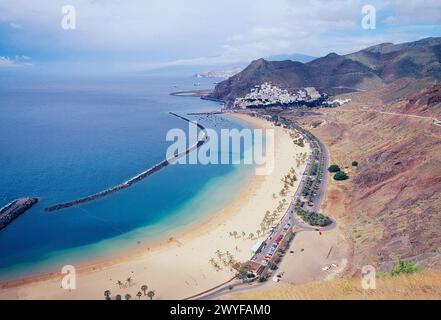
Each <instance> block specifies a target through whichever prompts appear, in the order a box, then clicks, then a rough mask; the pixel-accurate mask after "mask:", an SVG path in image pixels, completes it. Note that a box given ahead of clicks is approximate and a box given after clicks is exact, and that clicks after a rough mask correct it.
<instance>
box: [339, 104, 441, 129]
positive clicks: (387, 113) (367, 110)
mask: <svg viewBox="0 0 441 320" xmlns="http://www.w3.org/2000/svg"><path fill="white" fill-rule="evenodd" d="M336 110H337V111H340V112H356V113H358V112H366V113H379V114H385V115H391V116H400V117H407V118H414V119H424V120H430V121H431V122H432V124H433V125H437V126H441V120H439V119H437V118H434V117H426V116H418V115H415V114H406V113H399V112H389V111H379V110H374V109H369V108H367V107H360V108H359V109H357V110H351V109H343V108H341V109H339V108H337V109H336Z"/></svg>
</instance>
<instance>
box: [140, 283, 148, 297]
mask: <svg viewBox="0 0 441 320" xmlns="http://www.w3.org/2000/svg"><path fill="white" fill-rule="evenodd" d="M148 288H149V287H147V285H146V284H143V285H142V286H141V290H142V292H144V295H147V293H146V291H147V289H148Z"/></svg>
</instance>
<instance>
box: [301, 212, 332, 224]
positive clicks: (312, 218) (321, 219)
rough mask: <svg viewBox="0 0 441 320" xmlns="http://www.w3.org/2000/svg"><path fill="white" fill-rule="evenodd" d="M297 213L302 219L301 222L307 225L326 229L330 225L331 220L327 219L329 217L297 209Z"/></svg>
mask: <svg viewBox="0 0 441 320" xmlns="http://www.w3.org/2000/svg"><path fill="white" fill-rule="evenodd" d="M297 213H298V215H299V216H301V217H302V219H303V220H305V221H306V222H307V223H309V224H310V225H311V226H314V227H315V226H320V227H326V226H328V225H330V224H331V223H332V220H331V219H329V217H327V216H325V215H323V214H321V213H317V212H312V211H306V210H302V209H297Z"/></svg>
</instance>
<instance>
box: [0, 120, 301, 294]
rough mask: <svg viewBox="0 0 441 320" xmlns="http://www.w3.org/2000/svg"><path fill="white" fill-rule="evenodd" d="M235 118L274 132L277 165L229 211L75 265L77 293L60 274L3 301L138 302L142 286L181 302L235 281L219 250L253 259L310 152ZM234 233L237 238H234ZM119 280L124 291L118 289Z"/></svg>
mask: <svg viewBox="0 0 441 320" xmlns="http://www.w3.org/2000/svg"><path fill="white" fill-rule="evenodd" d="M231 116H233V117H235V118H236V119H238V120H240V121H242V122H245V123H247V124H248V125H249V126H251V127H255V128H262V129H265V128H272V129H274V130H275V145H274V151H275V157H274V158H275V165H274V170H273V172H272V173H271V174H269V175H265V176H257V175H255V176H253V177H252V178H251V179H250V181H249V183H248V184H247V186H246V187H245V188H243V190H242V191H241V192H240V193H239V194H238V195H237V196H236V197H235V199H234V200H233V201H232V202H231V203H230V204H229V205H228V206H226V207H225V208H223V209H222V210H221V211H219V212H217V213H216V214H213V215H211V217H209V218H207V219H206V220H205V221H202V222H201V223H199V224H198V225H196V226H193V227H192V228H191V229H190V230H183V231H182V232H180V233H178V234H176V235H175V236H173V238H170V239H168V240H166V241H158V242H156V243H152V244H151V245H149V246H148V248H147V247H143V250H139V249H138V250H136V252H130V253H127V254H126V255H124V256H121V257H120V258H118V259H113V260H112V261H106V262H103V263H99V264H94V265H89V266H75V267H76V269H77V282H76V287H77V288H76V289H75V290H71V291H68V290H64V289H62V288H61V279H62V277H63V275H62V274H61V269H60V274H52V275H47V276H42V277H38V278H34V279H28V280H26V282H24V283H23V284H15V285H13V286H10V285H9V286H8V287H3V288H1V289H0V299H104V295H103V293H104V291H105V290H110V291H111V295H112V297H115V295H117V294H120V295H122V297H123V299H124V296H125V295H126V294H127V293H129V294H130V295H131V296H132V299H137V297H136V294H137V292H138V291H140V287H141V285H144V284H146V285H147V286H148V288H149V290H154V291H155V293H156V295H155V297H154V299H183V298H186V297H189V296H192V295H195V294H197V293H200V292H203V291H205V290H207V289H210V288H212V287H215V286H217V285H219V284H221V283H223V282H226V281H228V280H229V279H231V278H232V277H233V275H234V274H233V273H232V272H231V271H230V270H227V269H226V268H223V269H222V270H216V269H215V268H214V267H213V264H212V263H211V262H210V259H214V260H216V259H217V254H216V252H217V251H218V250H219V251H220V252H227V251H228V252H229V253H231V254H232V255H233V256H234V259H235V260H236V261H241V262H244V261H246V260H248V259H249V258H250V256H251V247H252V246H253V245H254V244H255V243H256V241H257V239H256V238H253V239H249V237H248V235H249V234H250V233H254V235H256V230H258V229H259V226H260V223H261V221H262V219H263V217H264V216H265V213H266V211H273V210H274V209H275V208H276V207H277V206H278V204H279V202H280V201H282V200H283V198H285V199H286V202H287V203H289V200H290V198H291V196H292V195H293V194H294V192H295V190H296V188H297V186H298V182H299V180H300V179H299V177H300V175H301V174H302V173H303V170H304V166H305V164H304V163H301V164H299V165H298V163H297V161H296V159H297V158H298V157H299V155H300V154H301V153H305V152H307V151H308V150H307V147H303V148H301V147H299V146H297V145H295V144H294V143H293V140H292V138H291V137H290V132H289V131H287V130H286V129H283V128H280V127H274V126H273V125H272V124H271V123H270V122H267V121H265V120H261V119H257V118H253V117H250V116H247V115H242V114H232V115H231ZM290 169H294V170H295V171H296V174H297V176H298V179H297V181H296V183H295V184H294V186H293V187H291V188H290V190H289V192H288V194H287V195H286V196H285V197H282V196H280V195H279V192H280V190H282V188H283V186H284V183H283V182H282V181H281V179H282V178H283V177H284V176H285V175H286V174H288V172H289V171H290ZM219 192H221V191H219ZM273 194H275V195H276V196H274V195H273ZM234 232H236V233H237V235H236V236H233V235H232V234H233V233H234ZM243 234H245V236H242V235H243ZM128 277H130V278H131V279H132V282H131V284H127V283H126V279H127V278H128ZM119 280H120V281H122V283H123V285H122V286H120V285H118V284H117V282H118V281H119ZM145 298H147V297H143V298H142V299H145Z"/></svg>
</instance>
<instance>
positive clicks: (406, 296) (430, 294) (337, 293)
mask: <svg viewBox="0 0 441 320" xmlns="http://www.w3.org/2000/svg"><path fill="white" fill-rule="evenodd" d="M440 297H441V274H440V273H439V272H423V273H417V274H411V275H400V276H393V277H391V276H388V277H379V278H378V279H377V280H376V290H363V289H362V287H361V282H360V279H359V278H357V279H351V280H342V279H340V280H334V281H328V282H323V283H307V284H302V285H297V286H292V285H283V286H281V285H279V286H278V287H277V288H266V289H263V288H262V289H259V290H255V291H250V292H248V293H242V294H230V295H226V296H224V297H222V299H228V300H229V299H232V300H311V299H315V300H330V299H331V300H374V299H376V300H419V299H422V300H430V299H433V300H439V299H440Z"/></svg>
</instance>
